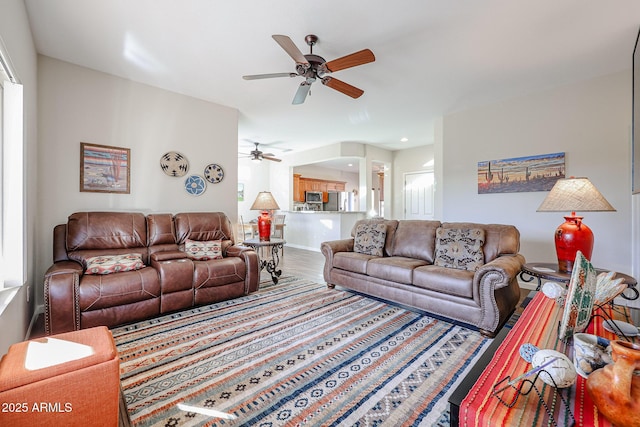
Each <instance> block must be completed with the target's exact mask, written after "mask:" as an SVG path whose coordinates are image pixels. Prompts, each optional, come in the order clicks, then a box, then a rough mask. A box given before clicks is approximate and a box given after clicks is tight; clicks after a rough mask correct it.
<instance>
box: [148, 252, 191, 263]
mask: <svg viewBox="0 0 640 427" xmlns="http://www.w3.org/2000/svg"><path fill="white" fill-rule="evenodd" d="M184 258H187V254H186V253H184V252H182V251H163V252H155V253H152V254H151V261H152V262H154V261H155V262H162V261H173V260H174V259H184Z"/></svg>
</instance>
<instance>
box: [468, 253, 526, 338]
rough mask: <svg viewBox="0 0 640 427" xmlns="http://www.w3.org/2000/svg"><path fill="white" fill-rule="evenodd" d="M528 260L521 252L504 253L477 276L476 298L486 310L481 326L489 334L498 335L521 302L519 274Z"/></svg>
mask: <svg viewBox="0 0 640 427" xmlns="http://www.w3.org/2000/svg"><path fill="white" fill-rule="evenodd" d="M524 263H525V260H524V257H523V256H522V255H520V254H515V255H503V256H500V257H498V258H496V259H494V260H493V261H491V262H488V263H486V264H485V265H483V266H482V267H480V268H479V269H478V271H476V273H475V275H474V277H473V298H474V300H476V301H477V302H478V304H480V306H481V307H482V309H483V311H484V315H483V319H482V322H481V324H479V325H478V326H479V327H480V329H481V330H484V331H487V332H488V333H489V336H492V335H494V334H495V332H496V331H497V328H498V327H499V326H500V325H502V324H503V323H504V322H505V321H506V319H507V318H508V316H510V315H511V313H512V312H513V310H514V309H515V307H516V305H517V304H518V300H519V299H520V286H519V285H518V279H517V276H518V273H519V272H520V269H521V267H522V265H523V264H524Z"/></svg>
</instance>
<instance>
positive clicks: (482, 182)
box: [478, 153, 565, 194]
mask: <svg viewBox="0 0 640 427" xmlns="http://www.w3.org/2000/svg"><path fill="white" fill-rule="evenodd" d="M564 171H565V167H564V153H551V154H540V155H536V156H527V157H514V158H511V159H501V160H485V161H482V162H478V194H488V193H518V192H528V191H549V190H551V188H552V187H553V185H554V184H555V183H556V181H557V180H559V179H560V178H564Z"/></svg>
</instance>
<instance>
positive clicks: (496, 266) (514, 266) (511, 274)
mask: <svg viewBox="0 0 640 427" xmlns="http://www.w3.org/2000/svg"><path fill="white" fill-rule="evenodd" d="M524 263H525V259H524V257H523V256H522V255H520V254H515V255H502V256H499V257H498V258H496V259H494V260H493V261H491V262H488V263H486V264H484V265H483V266H482V267H480V268H479V269H478V271H476V274H475V277H474V279H473V280H474V282H475V283H476V284H479V283H482V281H483V280H482V279H483V277H484V276H486V275H487V274H489V273H496V272H498V273H499V274H500V275H501V276H502V278H503V279H502V280H498V281H495V280H492V281H491V283H492V284H493V286H494V287H493V290H497V289H500V288H502V287H505V286H507V285H508V284H509V282H511V280H513V279H514V278H515V277H516V276H517V275H518V273H520V270H521V269H522V265H523V264H524Z"/></svg>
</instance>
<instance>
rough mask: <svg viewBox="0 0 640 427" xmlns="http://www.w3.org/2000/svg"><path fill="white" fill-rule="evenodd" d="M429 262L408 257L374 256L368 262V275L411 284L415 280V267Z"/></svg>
mask: <svg viewBox="0 0 640 427" xmlns="http://www.w3.org/2000/svg"><path fill="white" fill-rule="evenodd" d="M422 265H427V262H426V261H424V260H420V259H414V258H406V257H381V258H373V259H371V260H370V261H369V262H368V263H367V275H369V276H371V277H377V278H378V279H384V280H389V281H392V282H397V283H404V284H407V285H410V284H411V283H412V281H413V269H414V268H416V267H419V266H422Z"/></svg>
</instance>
